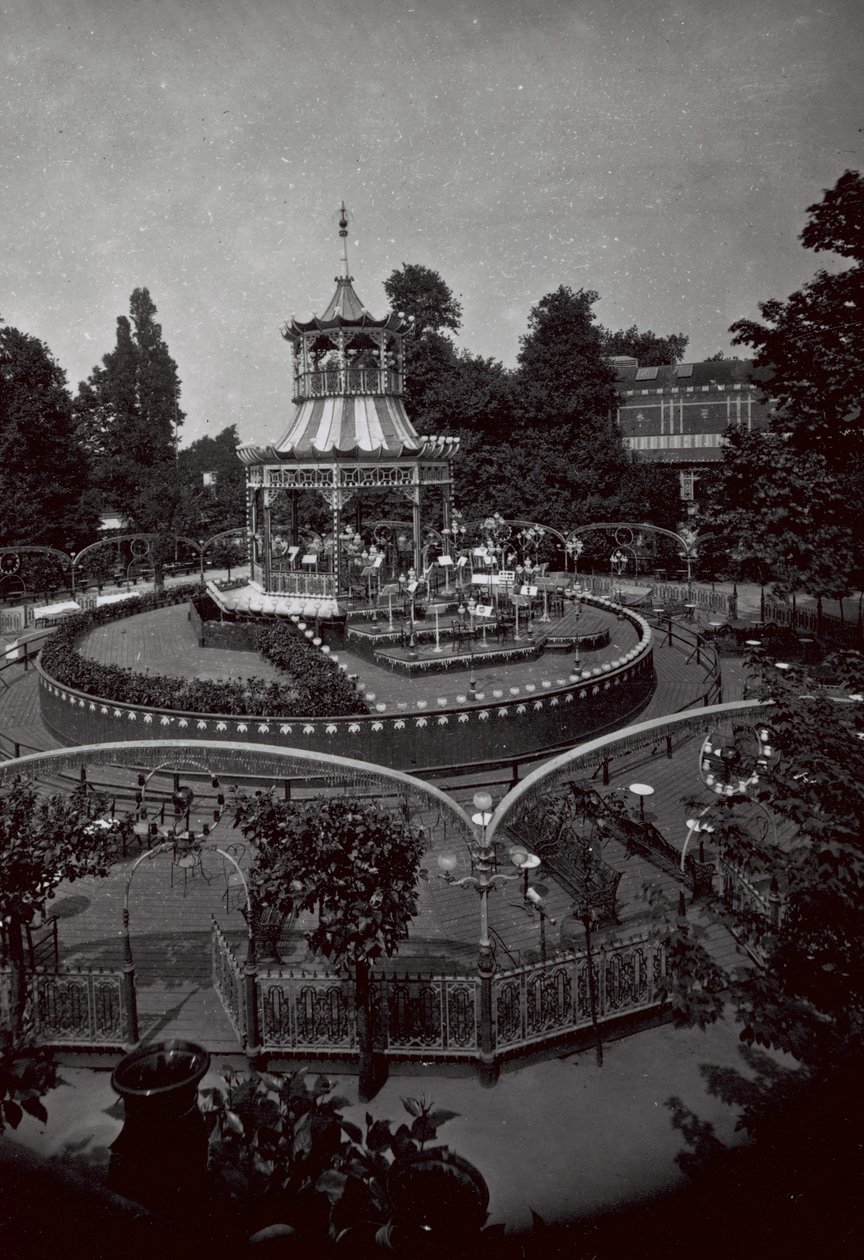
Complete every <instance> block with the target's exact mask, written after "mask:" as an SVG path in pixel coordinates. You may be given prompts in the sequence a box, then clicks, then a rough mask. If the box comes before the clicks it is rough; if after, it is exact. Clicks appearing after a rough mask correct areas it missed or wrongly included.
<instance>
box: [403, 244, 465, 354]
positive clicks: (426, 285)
mask: <svg viewBox="0 0 864 1260" xmlns="http://www.w3.org/2000/svg"><path fill="white" fill-rule="evenodd" d="M384 292H385V293H386V294H387V297H388V298H389V299H390V305H391V307H392V308H393V310H394V311H396V312H397V313H398V314H400V315H404V316H405V317H406V318H407V319H408V320H410V321H411V325H412V335H413V336H414V337H415V338H417V339H418V340H419V339H421V338H423V337H425V336H426V335H427V334H428V333H440V332H441V330H442V329H443V328H449V329H450V331H451V332H458V331H459V328H460V327H461V324H462V305H461V303H460V302H458V301H457V300H456V298H455V297H454V296H453V291H452V289H451V288H450V286H449V285H448V284H447V283H446V282H445V281H444V280H443V279H442V278H441V276H440V275H439V274H438V272H437V271H432V270H431V268H429V267H424V266H422V264H420V263H403V264H402V266H401V268H398V267H397V269H396V270H395V271H393V272H391V273H390V275H389V276H388V277H387V279H386V280H385V281H384Z"/></svg>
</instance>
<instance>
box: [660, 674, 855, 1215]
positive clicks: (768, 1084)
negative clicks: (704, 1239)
mask: <svg viewBox="0 0 864 1260" xmlns="http://www.w3.org/2000/svg"><path fill="white" fill-rule="evenodd" d="M750 667H751V669H753V670H755V671H756V673H757V674H759V675H761V678H762V683H761V685H760V688H759V692H760V695H761V698H762V699H764V700H767V701H770V705H771V707H770V708H766V709H764V710H762V711H761V713H760V715H759V718H760V719H764V722H765V725H766V728H767V729H766V734H767V736H768V738H769V739H770V744H768V743H765V742H764V741H763V744H762V749H763V751H762V755H761V757H759V758H758V760H759V763H760V764H759V765H758V766H757V767H755V768H757V769H758V782H757V784H755V785H753V786H752V787H751V789H750V790H751V794H752V795H754V796H755V799H756V800H757V801H758V802H759V805H758V807H756V806H753V807H751V808H750V812H749V813H748V810H747V808H746V800H747V798H746V797H743V796H742V795H741V794H740V792H738V791H737V790H736V791H733V794H732V796H731V797H727V796H726V795H725V793H724V794H723V796H722V797H720V798H719V799H718V801H717V804H716V806H715V808H714V809H712V811H711V813H710V815H707V816H706V821H708V820H709V819H710V822H711V825H712V826H713V828H714V831H713V835H712V836H711V839H712V841H714V842H715V844H716V845H717V848H718V851H719V854H720V856H721V858H722V860H723V861H724V863H725V864H726V869H727V871H729V870H731V871H732V872H738V873H740V875H742V876H743V877H744V878H745V879H746V881H747V885H748V886H749V887H751V888H753V887H755V888H756V889H760V888H761V889H762V895H763V897H765V898H766V901H767V904H768V905H769V906H770V905H771V904H772V903H773V904H774V906H775V910H774V912H773V913H771V914H768V913H766V912H765V911H763V910H762V909H760V908H758V905H757V906H752V904H751V907H749V908H748V905H747V904H746V903H745V904H744V905H739V904H737V903H736V901H735V900H734V899H733V900H732V901H731V902H726V901H725V900H724V899H722V898H718V899H717V900H716V902H715V907H714V908H715V909H716V911H717V913H718V914H719V915H720V916H721V917H722V918H723V919H724V920H725V922H726V923H727V925H728V926H730V927H731V928H732V929H733V930H734V931H736V933H737V934H738V935H739V936H741V937H743V938H744V939H745V940H747V941H748V942H749V944H750V946H751V948H752V949H754V950H755V951H756V952H757V954H758V956H759V957H760V959H761V965H759V966H751V967H749V968H747V969H736V970H735V971H731V970H729V971H725V970H724V969H723V968H721V967H719V965H718V964H717V963H716V962H715V961H714V960H713V959H712V958H711V957H710V956H709V955H708V954H707V953H706V952H705V950H704V949H703V948H702V946H701V945H700V944H699V942H698V941H694V939H693V938H692V935H691V933H690V931H689V929H688V927H687V925H686V924H678V925H676V926H675V927H674V928H672V930H671V931H670V933H669V938H668V944H669V958H670V960H671V962H672V964H673V966H674V968H675V974H674V976H673V979H672V988H671V992H670V996H671V998H672V1000H673V1010H674V1013H675V1016H676V1020H677V1022H679V1023H681V1024H685V1025H692V1024H696V1023H698V1024H702V1025H704V1024H705V1023H710V1022H711V1021H712V1020H714V1019H716V1018H718V1017H719V1016H720V1015H721V1014H722V1013H723V1011H724V1009H730V1010H731V1011H732V1013H733V1017H734V1019H735V1020H736V1022H737V1023H738V1024H739V1025H740V1029H741V1031H740V1038H741V1041H742V1043H743V1045H744V1047H746V1050H745V1051H744V1057H745V1062H746V1064H747V1067H748V1075H747V1076H746V1077H745V1076H742V1075H741V1074H740V1073H737V1072H734V1071H730V1070H726V1069H720V1068H714V1067H705V1068H704V1069H703V1074H704V1075H705V1077H706V1079H707V1081H708V1084H709V1089H710V1090H711V1091H712V1092H713V1093H715V1094H717V1095H718V1096H719V1097H720V1098H722V1099H724V1100H725V1101H727V1102H728V1103H729V1104H730V1105H735V1106H737V1107H739V1108H740V1109H741V1119H740V1122H739V1127H741V1128H745V1129H746V1130H747V1132H748V1133H749V1134H750V1136H751V1137H752V1138H753V1140H754V1141H755V1144H756V1146H755V1149H756V1150H757V1151H761V1157H762V1162H763V1165H764V1166H763V1170H762V1172H763V1175H764V1176H767V1175H768V1174H769V1173H770V1174H772V1175H773V1174H774V1173H775V1172H776V1170H777V1169H779V1170H780V1175H778V1177H777V1183H776V1184H774V1185H773V1186H772V1192H773V1193H774V1194H776V1195H777V1197H778V1199H779V1198H780V1195H781V1194H782V1198H783V1200H784V1201H788V1195H789V1192H790V1188H791V1189H792V1190H793V1191H794V1192H796V1193H799V1192H800V1191H801V1190H802V1189H803V1188H804V1187H805V1186H806V1178H808V1177H810V1176H812V1172H813V1170H814V1169H815V1168H818V1166H819V1164H820V1162H821V1161H822V1160H824V1159H826V1158H827V1159H829V1160H832V1161H833V1160H834V1159H839V1161H840V1164H841V1165H842V1164H843V1161H844V1159H845V1158H846V1157H847V1155H848V1156H849V1157H851V1158H852V1159H854V1160H856V1161H859V1162H858V1174H859V1175H860V1142H859V1140H860V1134H859V1132H858V1126H857V1122H855V1121H853V1120H852V1113H851V1112H850V1111H849V1107H848V1099H849V1096H850V1095H849V1093H848V1092H845V1091H848V1090H850V1089H851V1090H853V1091H854V1089H855V1085H854V1082H855V1081H857V1080H858V1079H860V1072H861V1066H862V1063H861V1059H862V1055H861V1046H862V1032H864V850H862V844H861V836H862V834H864V740H862V735H864V705H862V704H861V702H860V701H854V700H853V701H852V702H851V703H850V702H848V701H846V700H845V696H843V695H842V691H846V690H848V691H851V692H853V694H855V695H858V694H859V693H860V688H861V685H862V682H864V660H862V657H861V656H860V655H859V654H857V653H849V654H844V655H840V656H837V657H835V658H834V659H833V660H832V661H831V662H830V668H831V671H832V674H833V677H834V681H835V683H836V684H837V686H838V687H839V688H840V689H841V695H840V696H837V695H834V694H830V693H829V692H827V691H826V690H824V689H823V688H821V687H820V686H819V685H818V682H817V681H816V679H814V677H812V676H811V675H810V673H809V672H808V671H807V670H805V669H786V670H780V669H777V668H775V667H774V665H773V663H772V662H771V660H770V659H769V658H767V657H766V656H764V655H761V654H759V655H757V656H755V657H754V658H751V661H750ZM736 773H737V771H736ZM688 808H692V802H690V803H688ZM765 810H767V811H769V817H772V818H773V819H774V820H775V822H776V827H774V826H770V827H763V826H761V825H759V826H757V822H759V820H761V819H762V818H763V815H764V812H765ZM784 824H785V826H784ZM783 836H791V839H785V840H784V839H780V838H778V837H783ZM724 990H725V993H724ZM724 996H725V999H726V1001H725V1002H724V1000H723V997H724ZM760 1048H763V1049H770V1050H774V1051H779V1052H782V1053H783V1054H784V1055H787V1056H790V1058H788V1059H786V1060H781V1061H778V1059H776V1058H768V1057H767V1056H766V1055H764V1054H763V1053H762V1051H761V1050H760ZM754 1073H755V1078H754V1076H753V1074H754ZM671 1105H672V1106H673V1111H674V1113H675V1116H676V1123H677V1124H678V1125H679V1127H681V1128H682V1129H683V1130H684V1131H685V1133H688V1132H689V1133H690V1134H691V1136H693V1137H695V1138H696V1139H697V1142H696V1145H697V1148H699V1147H701V1153H702V1154H703V1155H705V1154H708V1155H710V1154H711V1151H710V1149H709V1148H711V1147H717V1146H719V1143H717V1142H716V1139H713V1138H712V1137H711V1135H710V1133H708V1134H707V1139H708V1140H707V1142H706V1141H705V1140H704V1139H705V1138H706V1133H705V1129H704V1126H700V1123H699V1122H698V1120H697V1118H694V1117H693V1115H692V1113H689V1112H688V1111H687V1109H686V1108H684V1107H683V1104H681V1103H680V1100H677V1099H673V1100H671ZM810 1151H812V1152H815V1154H814V1158H813V1159H812V1160H810V1159H809V1157H808V1152H810ZM696 1153H697V1154H699V1153H700V1151H699V1149H697V1152H696ZM781 1182H782V1184H781Z"/></svg>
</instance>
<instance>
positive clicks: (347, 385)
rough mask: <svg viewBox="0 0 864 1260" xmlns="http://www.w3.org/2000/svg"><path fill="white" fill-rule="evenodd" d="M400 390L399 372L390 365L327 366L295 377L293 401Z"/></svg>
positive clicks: (387, 392) (396, 391) (400, 376)
mask: <svg viewBox="0 0 864 1260" xmlns="http://www.w3.org/2000/svg"><path fill="white" fill-rule="evenodd" d="M401 393H402V373H401V372H399V371H398V370H396V369H395V368H391V367H385V368H381V367H371V366H367V367H344V368H340V367H327V368H319V369H317V370H315V371H311V372H298V373H297V374H296V375H295V377H294V402H302V401H303V399H305V398H331V397H338V396H340V395H358V394H401Z"/></svg>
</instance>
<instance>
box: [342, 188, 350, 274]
mask: <svg viewBox="0 0 864 1260" xmlns="http://www.w3.org/2000/svg"><path fill="white" fill-rule="evenodd" d="M339 235H340V236H341V237H342V276H343V278H344V279H345V280H350V278H351V277H350V276H349V275H348V211H347V210H346V208H345V202H344V201H343V202H341V204H340V206H339Z"/></svg>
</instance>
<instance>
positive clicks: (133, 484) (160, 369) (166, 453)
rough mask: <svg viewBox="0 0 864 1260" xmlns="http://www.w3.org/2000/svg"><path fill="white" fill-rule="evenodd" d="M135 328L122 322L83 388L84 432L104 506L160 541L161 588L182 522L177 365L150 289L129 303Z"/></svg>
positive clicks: (79, 404) (156, 544)
mask: <svg viewBox="0 0 864 1260" xmlns="http://www.w3.org/2000/svg"><path fill="white" fill-rule="evenodd" d="M130 315H131V322H130V320H129V319H128V318H127V317H126V316H125V315H121V316H119V317H118V319H117V341H116V345H115V348H114V350H113V351H111V352H110V353H109V354H106V355H105V356H104V357H103V359H102V366H101V367H95V368H94V369H93V372H92V373H91V375H90V377H89V378H88V380H87V381H85V382H82V384H81V385H80V386H79V389H78V397H77V400H76V410H77V414H78V418H79V432H80V433H81V435H82V438H83V440H84V441H85V443H86V445H87V447H88V449H89V450H90V452H91V454H92V458H93V461H94V465H95V472H96V483H97V486H98V488H99V490H100V493H101V495H102V500H103V506H111V507H115V508H118V509H120V510H121V511H123V512H124V514H125V515H126V516H127V517H128V518H129V520H130V522H131V524H132V527H133V529H135V530H140V531H141V532H142V533H147V534H152V535H154V540H153V544H152V558H153V563H154V570H155V579H156V583H157V585H161V583H162V578H163V565H164V561H165V558H166V556H167V554H168V546H169V540H168V535H169V534H170V533H171V532H172V531H175V530H178V528H179V527H181V526H182V524H183V507H184V493H183V487H182V484H181V481H180V477H179V475H178V472H177V466H176V453H177V451H176V448H177V430H178V428H179V426H180V425H181V424H182V422H183V418H184V417H183V412H182V411H181V410H180V408H179V406H178V403H179V398H180V380H179V377H178V375H177V364H176V363H175V362H174V360H173V359H172V358H171V355H170V354H169V353H168V347H167V346H166V344H165V342H164V340H163V338H162V329H161V327H160V325H159V324H158V323H156V320H155V318H154V317H155V315H156V307H155V305H154V304H153V302H152V300H151V298H150V294H149V292H148V291H147V289H135V290H134V291H133V293H132V296H131V298H130Z"/></svg>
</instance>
